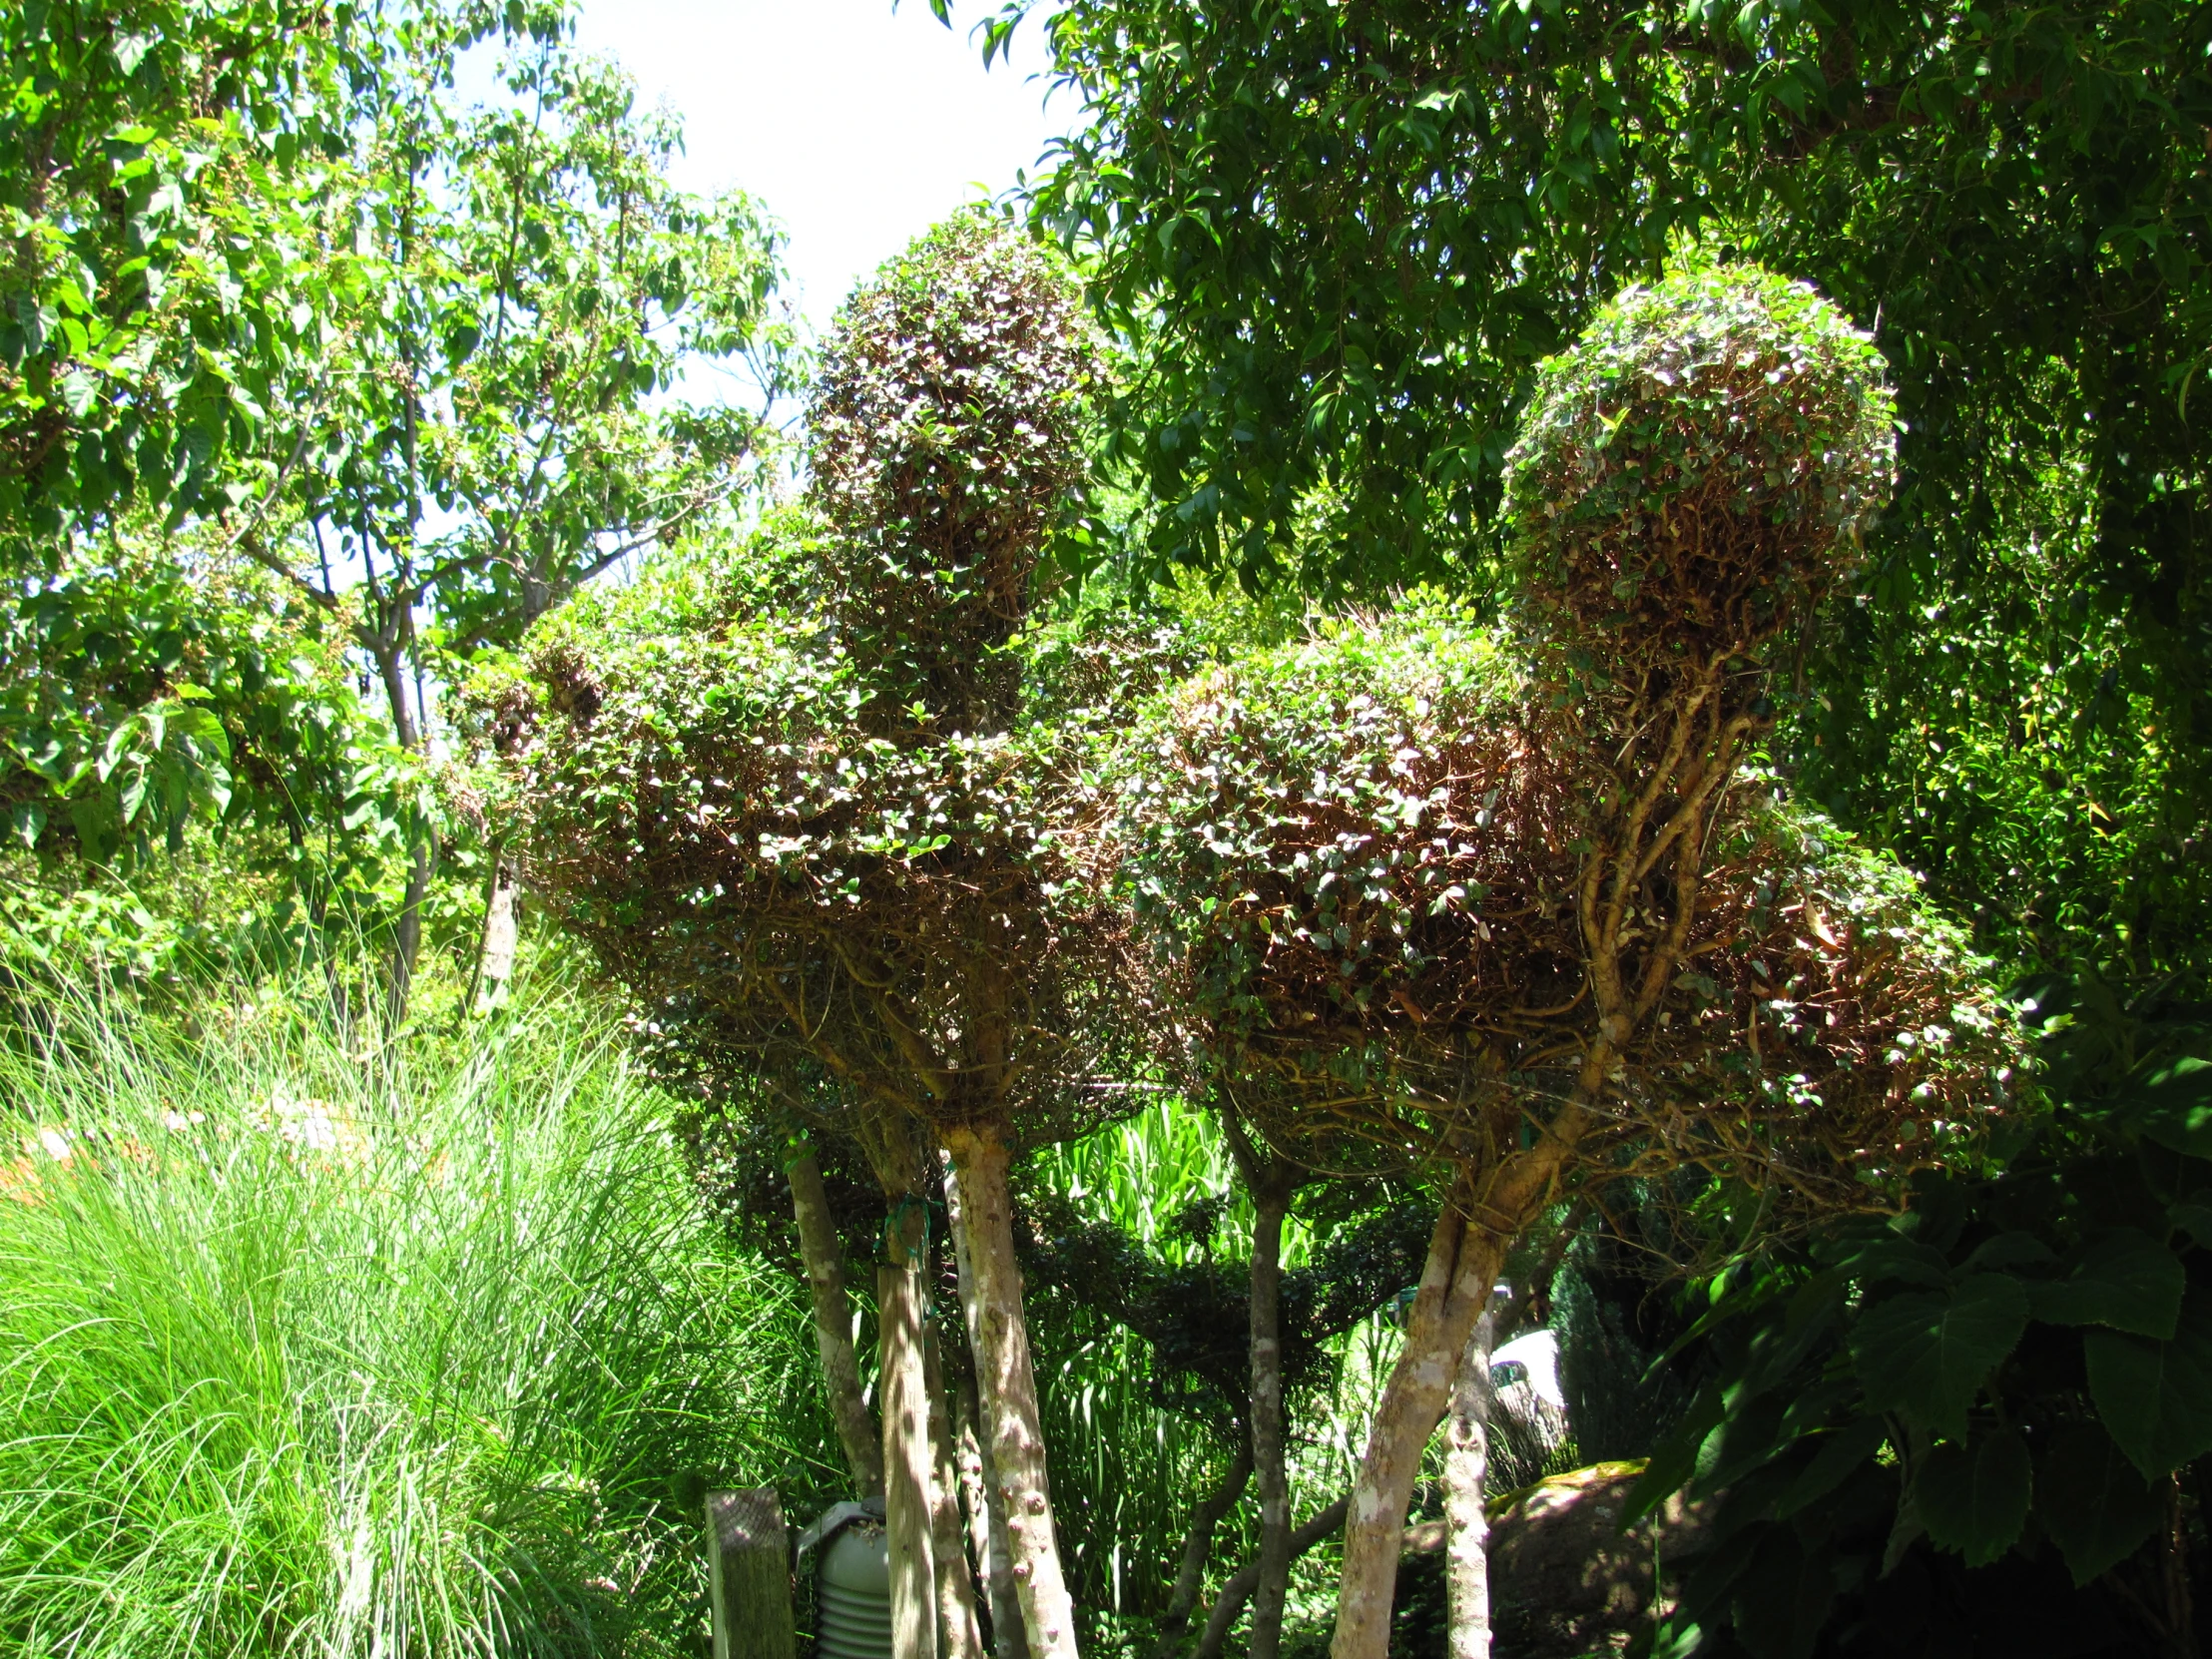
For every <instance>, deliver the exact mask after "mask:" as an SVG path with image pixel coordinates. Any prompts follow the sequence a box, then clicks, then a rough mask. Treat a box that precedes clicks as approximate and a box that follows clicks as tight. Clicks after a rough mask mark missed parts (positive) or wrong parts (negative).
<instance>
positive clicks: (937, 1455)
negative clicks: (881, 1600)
mask: <svg viewBox="0 0 2212 1659" xmlns="http://www.w3.org/2000/svg"><path fill="white" fill-rule="evenodd" d="M921 1341H922V1349H921V1353H922V1364H923V1369H924V1373H925V1378H926V1381H927V1383H928V1386H929V1448H930V1454H931V1460H932V1461H931V1475H932V1478H931V1480H930V1483H929V1548H930V1554H931V1559H932V1561H933V1563H934V1564H935V1567H936V1574H937V1655H938V1659H982V1655H983V1632H982V1629H981V1627H980V1626H979V1625H978V1623H977V1621H976V1617H975V1579H974V1577H973V1575H972V1574H971V1573H970V1572H969V1571H968V1558H967V1540H966V1539H965V1538H964V1537H962V1536H961V1532H960V1471H959V1466H958V1464H957V1463H956V1462H955V1460H954V1458H953V1452H952V1400H951V1396H950V1394H949V1393H948V1392H947V1391H946V1388H945V1382H944V1366H943V1364H942V1361H941V1359H940V1357H939V1355H938V1353H937V1331H936V1327H935V1326H933V1325H932V1326H924V1327H923V1330H922V1339H921Z"/></svg>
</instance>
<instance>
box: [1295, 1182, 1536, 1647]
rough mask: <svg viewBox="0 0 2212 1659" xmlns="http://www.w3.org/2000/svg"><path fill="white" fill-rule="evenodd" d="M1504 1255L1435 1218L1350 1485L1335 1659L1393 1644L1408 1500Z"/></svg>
mask: <svg viewBox="0 0 2212 1659" xmlns="http://www.w3.org/2000/svg"><path fill="white" fill-rule="evenodd" d="M1504 1259H1505V1246H1504V1243H1503V1241H1501V1240H1500V1239H1499V1238H1498V1237H1497V1236H1496V1235H1495V1234H1493V1233H1491V1232H1490V1231H1489V1230H1488V1229H1477V1228H1472V1227H1469V1226H1468V1225H1467V1222H1466V1220H1465V1218H1464V1217H1462V1216H1461V1215H1460V1214H1459V1212H1458V1211H1457V1210H1456V1209H1455V1208H1453V1207H1452V1206H1450V1205H1446V1206H1445V1208H1444V1211H1443V1213H1442V1214H1441V1215H1440V1216H1438V1217H1437V1218H1436V1231H1435V1233H1434V1235H1433V1236H1432V1237H1431V1239H1430V1241H1429V1246H1428V1259H1427V1261H1426V1262H1425V1263H1423V1264H1422V1267H1421V1276H1420V1289H1419V1291H1418V1292H1417V1293H1416V1295H1415V1296H1414V1298H1413V1307H1412V1312H1411V1314H1410V1315H1409V1316H1408V1318H1407V1319H1406V1322H1405V1346H1404V1347H1403V1349H1401V1350H1400V1351H1399V1353H1398V1357H1397V1364H1396V1366H1395V1367H1394V1368H1392V1370H1391V1372H1390V1380H1389V1382H1388V1383H1387V1384H1385V1385H1384V1387H1383V1398H1382V1400H1381V1402H1380V1403H1379V1404H1378V1405H1377V1406H1376V1408H1375V1421H1374V1423H1373V1425H1372V1426H1371V1427H1370V1429H1369V1431H1368V1449H1367V1455H1366V1456H1365V1457H1364V1458H1363V1459H1362V1460H1361V1464H1360V1471H1359V1475H1358V1478H1357V1479H1356V1480H1355V1481H1354V1483H1353V1488H1352V1507H1351V1518H1350V1519H1349V1520H1348V1521H1347V1522H1346V1525H1345V1559H1344V1574H1343V1577H1342V1579H1341V1580H1340V1585H1339V1590H1338V1595H1337V1634H1336V1638H1335V1640H1334V1641H1333V1642H1332V1643H1331V1645H1330V1649H1329V1651H1330V1653H1331V1655H1332V1659H1384V1655H1386V1654H1387V1653H1388V1652H1389V1646H1390V1601H1391V1597H1392V1594H1393V1593H1394V1591H1395V1588H1396V1583H1397V1557H1398V1547H1399V1543H1400V1540H1401V1539H1402V1536H1403V1534H1404V1530H1405V1506H1406V1503H1407V1501H1408V1500H1409V1499H1410V1498H1411V1496H1412V1492H1413V1480H1414V1477H1415V1476H1416V1475H1417V1474H1418V1473H1419V1470H1420V1459H1421V1452H1422V1450H1423V1448H1425V1447H1426V1446H1427V1444H1428V1437H1429V1435H1430V1434H1431V1433H1433V1432H1434V1431H1435V1427H1436V1423H1437V1421H1438V1419H1440V1418H1441V1417H1442V1416H1443V1414H1444V1406H1445V1405H1446V1403H1448V1401H1449V1399H1450V1397H1451V1384H1452V1379H1453V1378H1454V1376H1456V1374H1457V1372H1458V1369H1459V1357H1460V1355H1461V1354H1462V1353H1463V1352H1465V1349H1466V1346H1467V1339H1468V1337H1469V1336H1470V1335H1472V1333H1473V1331H1474V1322H1475V1321H1476V1320H1477V1319H1479V1318H1480V1317H1481V1315H1482V1313H1483V1311H1484V1310H1485V1309H1486V1308H1487V1307H1488V1306H1489V1301H1490V1292H1491V1288H1492V1286H1493V1285H1494V1284H1495V1283H1496V1280H1497V1273H1498V1269H1499V1267H1500V1266H1501V1265H1502V1264H1503V1262H1504Z"/></svg>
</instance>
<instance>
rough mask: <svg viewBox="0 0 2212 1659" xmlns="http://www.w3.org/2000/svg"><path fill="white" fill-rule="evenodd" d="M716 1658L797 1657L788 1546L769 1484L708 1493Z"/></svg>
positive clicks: (781, 1511)
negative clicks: (793, 1628) (793, 1627)
mask: <svg viewBox="0 0 2212 1659" xmlns="http://www.w3.org/2000/svg"><path fill="white" fill-rule="evenodd" d="M707 1552H708V1563H709V1570H710V1573H711V1575H712V1584H711V1586H710V1589H709V1594H710V1596H711V1598H712V1600H713V1604H714V1630H715V1659H797V1655H798V1652H799V1642H798V1638H797V1637H796V1636H795V1635H794V1634H793V1630H792V1570H791V1545H790V1542H789V1540H788V1539H787V1538H786V1536H785V1532H784V1505H783V1504H782V1503H781V1502H779V1501H778V1500H777V1496H776V1489H775V1488H774V1487H773V1486H754V1487H750V1488H748V1489H747V1490H745V1491H737V1492H709V1493H708V1494H707Z"/></svg>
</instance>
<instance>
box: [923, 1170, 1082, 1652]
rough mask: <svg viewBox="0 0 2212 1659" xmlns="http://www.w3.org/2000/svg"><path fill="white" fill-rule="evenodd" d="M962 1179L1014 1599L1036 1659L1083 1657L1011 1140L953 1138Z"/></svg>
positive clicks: (977, 1338) (980, 1369)
mask: <svg viewBox="0 0 2212 1659" xmlns="http://www.w3.org/2000/svg"><path fill="white" fill-rule="evenodd" d="M946 1140H947V1142H948V1143H949V1150H950V1151H951V1153H952V1159H953V1164H954V1167H955V1169H956V1170H957V1171H958V1175H959V1182H960V1198H961V1205H960V1222H961V1228H962V1230H963V1231H964V1232H965V1234H966V1236H967V1257H968V1273H969V1279H970V1284H971V1288H972V1291H973V1297H972V1302H971V1306H972V1308H973V1310H974V1312H973V1315H972V1320H973V1323H972V1324H971V1325H970V1327H969V1330H970V1332H971V1333H972V1335H973V1339H974V1342H975V1374H976V1382H977V1386H978V1390H979V1392H980V1394H981V1396H982V1397H983V1398H985V1399H987V1400H989V1402H990V1408H991V1412H990V1414H991V1422H990V1429H991V1435H990V1438H991V1447H990V1450H991V1470H992V1474H993V1476H994V1478H995V1480H996V1483H997V1486H998V1491H999V1496H1000V1497H1001V1499H1002V1500H1003V1501H1004V1503H1005V1505H1006V1535H1007V1544H1008V1549H1009V1552H1010V1553H1011V1555H1012V1556H1013V1571H1014V1583H1015V1590H1016V1594H1017V1595H1018V1597H1019V1599H1020V1601H1021V1613H1022V1623H1023V1625H1024V1627H1025V1628H1026V1630H1027V1632H1028V1637H1029V1651H1030V1653H1031V1654H1032V1655H1033V1656H1034V1659H1075V1653H1076V1645H1075V1603H1074V1600H1073V1598H1072V1597H1071V1596H1070V1595H1069V1593H1068V1588H1067V1580H1066V1577H1065V1575H1064V1574H1063V1572H1062V1570H1061V1566H1060V1549H1059V1543H1058V1541H1057V1539H1056V1538H1055V1537H1054V1535H1053V1526H1052V1497H1051V1493H1050V1491H1049V1490H1048V1488H1047V1486H1046V1481H1045V1459H1044V1431H1043V1427H1042V1425H1041V1423H1040V1421H1039V1417H1038V1411H1037V1383H1036V1378H1035V1376H1034V1374H1033V1372H1032V1370H1031V1367H1030V1361H1029V1329H1028V1325H1027V1322H1026V1321H1025V1320H1024V1319H1023V1317H1022V1309H1021V1270H1020V1268H1019V1266H1018V1265H1017V1264H1016V1262H1015V1260H1014V1218H1013V1202H1012V1195H1011V1194H1010V1193H1009V1191H1008V1188H1007V1183H1006V1165H1007V1152H1006V1147H1005V1144H1004V1143H1003V1142H1002V1141H1000V1140H999V1139H998V1137H997V1136H996V1135H994V1134H991V1133H989V1132H988V1131H978V1130H975V1129H970V1128H962V1129H955V1130H953V1131H952V1132H950V1133H949V1134H948V1135H947V1136H946Z"/></svg>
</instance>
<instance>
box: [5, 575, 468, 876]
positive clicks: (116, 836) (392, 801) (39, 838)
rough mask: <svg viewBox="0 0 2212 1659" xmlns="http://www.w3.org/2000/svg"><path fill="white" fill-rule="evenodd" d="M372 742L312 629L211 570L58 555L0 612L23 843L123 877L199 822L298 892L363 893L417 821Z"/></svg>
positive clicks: (412, 793) (241, 578)
mask: <svg viewBox="0 0 2212 1659" xmlns="http://www.w3.org/2000/svg"><path fill="white" fill-rule="evenodd" d="M380 727H381V721H380V717H378V716H377V715H375V714H373V713H371V712H369V711H366V710H364V709H363V708H362V706H361V703H360V700H359V698H358V696H357V694H356V692H355V689H354V686H353V683H352V674H351V672H350V666H349V665H348V664H347V663H346V662H345V661H344V659H343V657H342V655H341V654H340V652H339V651H338V650H336V649H333V646H332V643H331V641H330V640H329V638H328V635H327V632H326V631H325V630H324V629H322V628H321V627H320V626H319V625H318V624H317V623H316V622H315V621H314V619H313V618H312V617H311V616H303V615H302V614H301V607H299V606H297V605H296V604H294V603H290V602H287V600H286V598H285V596H284V595H283V594H282V593H281V592H279V591H277V590H275V589H274V588H273V587H272V586H271V584H270V583H269V582H268V580H267V579H266V578H260V577H258V575H257V573H254V572H252V571H250V570H249V571H245V572H242V571H240V570H239V569H237V568H236V567H235V566H233V565H231V564H228V563H227V562H226V561H223V560H220V559H218V560H209V561H206V562H202V561H199V560H193V561H190V562H187V561H185V560H181V559H178V558H176V557H175V556H174V555H172V556H169V557H163V556H158V555H150V554H149V553H147V552H146V551H144V550H133V551H132V552H130V553H127V554H126V555H124V556H123V557H122V558H120V559H118V560H116V561H115V562H112V563H111V562H103V561H101V560H98V559H94V558H89V557H85V558H75V559H72V560H70V561H69V562H68V563H66V564H65V565H64V566H63V567H62V568H61V569H60V570H58V571H56V572H54V573H52V574H51V575H48V576H45V577H43V578H39V579H36V580H32V581H28V582H26V584H25V585H24V587H23V588H22V589H19V590H18V592H17V593H16V594H15V595H14V596H13V599H12V603H11V605H10V607H9V609H8V610H7V611H6V612H5V613H0V743H4V744H5V747H4V748H0V802H5V804H6V811H7V813H8V819H7V830H8V831H9V839H10V840H11V841H12V842H13V843H15V844H16V845H18V846H21V847H25V848H38V849H40V850H42V851H44V852H46V853H48V854H49V855H51V854H54V853H57V852H59V851H60V850H62V849H64V848H68V849H72V850H74V851H75V852H76V853H77V854H78V855H79V856H81V857H82V858H83V859H84V860H86V861H87V862H89V863H92V864H95V865H112V864H120V865H123V866H125V867H129V866H131V865H132V864H134V863H137V862H139V861H141V860H143V859H144V857H145V856H146V855H147V854H148V853H149V852H151V851H152V850H153V849H154V848H155V847H157V846H163V845H166V846H167V847H168V848H169V849H170V850H171V851H176V850H178V849H180V848H181V847H182V846H183V845H184V840H185V835H186V831H187V830H188V829H190V828H191V827H193V826H194V825H203V826H213V827H215V828H216V829H218V830H220V831H221V832H223V833H225V834H232V835H236V834H244V835H253V834H255V833H257V832H259V833H261V834H262V835H264V836H265V837H267V838H269V839H270V840H272V841H273V842H274V844H275V845H276V846H277V847H281V848H283V849H284V850H283V851H282V852H280V853H277V861H278V862H279V863H281V864H283V865H286V866H291V867H289V871H288V872H289V873H290V874H291V875H292V876H293V878H294V880H295V882H296V884H297V885H298V886H299V887H301V888H302V889H308V888H313V889H319V890H320V891H322V892H323V893H324V894H325V895H327V894H328V893H329V892H330V891H331V890H333V889H335V890H338V891H345V890H348V889H355V890H357V889H360V888H363V887H368V886H373V884H374V883H375V881H376V880H377V879H378V877H379V876H380V874H381V873H382V866H383V864H384V863H385V862H386V861H388V860H391V859H393V858H394V857H395V856H396V854H397V851H398V846H397V841H398V839H399V836H400V833H401V832H402V831H403V830H404V829H405V828H406V827H407V824H408V821H409V819H410V816H411V818H412V820H413V822H415V823H417V824H419V822H420V819H421V817H422V816H423V814H424V813H425V811H426V809H427V806H428V803H427V802H425V801H424V800H423V795H424V791H425V787H426V786H425V781H424V780H423V779H422V777H421V774H420V769H419V768H418V767H416V766H415V765H414V764H412V763H411V762H410V761H409V759H408V758H407V757H406V756H404V755H402V754H401V753H400V752H399V751H398V750H397V748H396V747H395V746H394V745H393V744H392V743H391V741H390V739H389V738H388V737H387V736H385V735H384V733H383V731H382V730H381V729H380ZM410 797H411V799H410ZM325 902H327V896H325Z"/></svg>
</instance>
